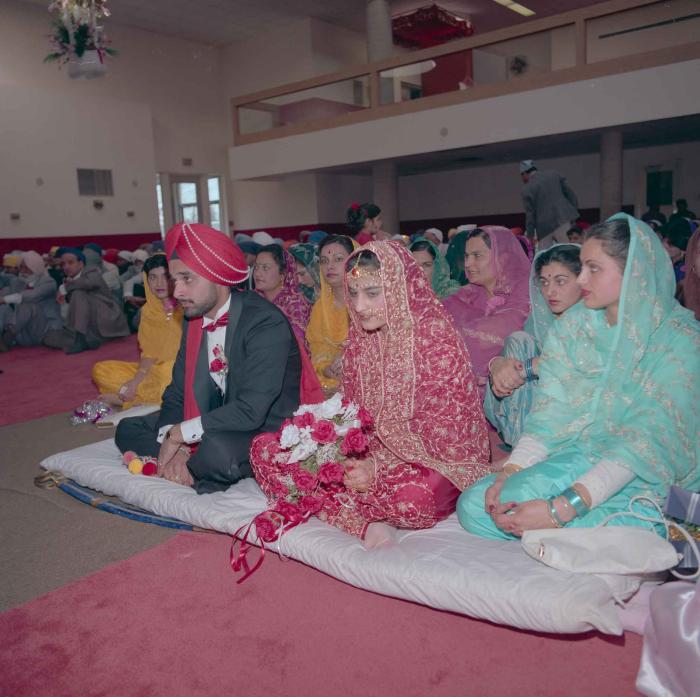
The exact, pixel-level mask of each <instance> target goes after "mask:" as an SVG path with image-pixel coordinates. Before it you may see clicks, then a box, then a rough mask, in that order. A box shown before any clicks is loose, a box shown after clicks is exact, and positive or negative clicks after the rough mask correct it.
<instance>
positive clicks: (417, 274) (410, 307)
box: [342, 242, 517, 490]
mask: <svg viewBox="0 0 700 697" xmlns="http://www.w3.org/2000/svg"><path fill="white" fill-rule="evenodd" d="M516 244H517V243H516ZM362 251H371V252H373V253H374V254H375V255H376V256H377V258H378V259H379V262H380V265H381V269H380V272H379V273H380V275H381V279H382V286H383V289H384V299H385V305H386V315H387V321H388V326H387V327H386V328H385V329H384V330H380V331H377V332H366V331H364V330H363V329H362V328H361V326H360V324H359V321H358V318H357V316H356V314H355V312H354V311H353V309H352V305H351V303H348V310H349V313H350V320H351V321H350V328H349V331H348V341H347V347H346V349H345V354H344V357H343V382H342V389H343V394H344V396H345V398H346V399H349V400H351V401H354V402H356V403H358V404H361V405H362V406H364V407H365V408H366V409H367V410H369V412H370V413H371V414H372V416H373V417H374V420H375V433H376V438H375V439H373V441H372V443H371V446H370V455H371V456H372V457H373V458H374V459H375V462H376V463H377V464H380V463H382V464H384V465H386V466H390V465H391V463H392V462H396V461H397V460H399V461H403V462H408V463H414V464H418V465H422V466H423V467H427V468H429V469H432V470H434V471H436V472H438V473H439V474H441V475H442V476H443V477H445V478H447V479H448V480H449V481H450V482H452V483H453V484H454V485H455V486H456V487H457V488H459V489H461V490H463V489H465V488H466V487H467V486H469V485H470V484H472V483H474V482H475V481H476V480H477V479H479V478H481V477H482V476H484V475H486V474H489V473H490V468H489V465H488V462H489V442H488V435H487V431H486V422H485V420H484V415H483V412H482V409H481V404H480V401H479V394H478V390H477V387H476V382H475V380H474V374H473V373H472V368H471V361H470V359H469V354H468V353H467V350H466V348H465V347H464V343H463V342H462V341H461V339H460V338H459V336H458V335H457V332H456V331H455V329H454V326H453V324H452V321H451V320H450V318H449V316H448V314H447V312H446V311H445V308H444V307H443V306H442V304H441V303H440V301H439V300H438V299H437V297H436V296H435V293H434V292H433V290H432V288H431V286H430V284H429V283H428V281H427V280H426V278H425V274H424V273H423V272H422V271H421V269H420V267H419V266H418V264H416V262H415V261H414V259H413V257H412V256H411V254H410V253H409V252H408V251H407V250H406V249H405V248H404V247H403V246H401V245H399V244H397V243H394V242H370V243H369V244H367V245H365V246H364V247H362V248H361V249H360V250H358V251H356V252H355V253H354V255H355V256H356V255H358V254H361V253H362ZM346 293H347V291H346ZM346 297H347V295H346Z"/></svg>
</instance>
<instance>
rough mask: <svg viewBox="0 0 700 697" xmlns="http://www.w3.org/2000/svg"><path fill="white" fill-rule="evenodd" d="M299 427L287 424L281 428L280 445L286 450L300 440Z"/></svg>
mask: <svg viewBox="0 0 700 697" xmlns="http://www.w3.org/2000/svg"><path fill="white" fill-rule="evenodd" d="M300 439H301V438H300V432H299V429H298V428H297V427H296V426H295V425H294V424H288V425H287V426H285V427H284V428H283V429H282V436H281V437H280V445H281V446H282V447H283V448H284V449H285V450H288V449H289V448H291V447H293V446H295V445H297V443H299V441H300Z"/></svg>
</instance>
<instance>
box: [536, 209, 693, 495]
mask: <svg viewBox="0 0 700 697" xmlns="http://www.w3.org/2000/svg"><path fill="white" fill-rule="evenodd" d="M614 219H626V220H627V221H628V223H629V226H630V246H629V251H628V256H627V263H626V266H625V272H624V278H623V283H622V289H621V294H620V304H619V310H618V322H617V324H616V325H615V326H613V327H610V326H608V324H607V321H606V319H605V310H591V309H588V308H586V307H585V305H583V303H579V304H577V305H575V306H574V307H572V308H570V309H569V310H568V311H567V312H566V314H565V315H564V317H562V318H561V319H560V320H559V321H558V322H555V323H554V325H553V326H552V327H551V328H550V330H549V332H548V333H547V337H546V339H545V342H544V346H543V351H542V357H541V359H540V363H539V368H538V370H539V374H540V381H539V386H538V389H537V390H536V395H535V401H534V404H533V407H532V410H531V411H530V414H529V415H528V417H527V420H526V421H525V426H524V431H523V433H524V434H527V435H529V436H532V437H533V438H534V439H535V440H537V441H539V442H540V443H542V444H543V445H544V446H545V447H546V448H547V449H548V452H549V453H550V454H552V453H554V452H556V451H563V450H566V449H567V448H568V447H569V446H573V445H576V446H577V447H578V448H580V449H581V451H582V452H583V453H585V455H586V456H587V457H588V458H589V459H590V460H591V464H593V463H595V462H597V461H598V460H600V459H609V460H615V461H618V462H620V463H621V464H624V465H625V466H626V467H629V468H630V469H631V470H633V471H634V472H635V474H637V475H638V476H639V477H640V478H641V479H643V480H644V481H646V482H649V483H650V484H651V485H654V487H655V488H656V489H657V490H658V491H663V490H664V489H666V490H667V488H668V487H670V486H671V485H672V484H678V485H680V486H683V487H685V488H690V489H695V490H697V489H698V488H700V472H699V471H698V470H699V468H698V463H699V462H700V439H699V438H698V433H700V412H699V410H698V403H699V400H698V396H699V395H700V324H698V322H697V321H696V320H695V318H694V317H693V315H692V313H691V312H689V311H688V310H686V309H684V308H682V307H681V306H680V305H679V303H678V302H677V301H676V300H675V298H674V292H675V285H676V284H675V278H674V274H673V267H672V265H671V262H670V260H669V258H668V255H667V254H666V252H665V251H664V249H663V247H662V246H661V243H660V242H659V240H658V238H657V236H656V234H655V233H654V232H653V231H652V230H651V229H650V228H649V227H648V226H647V225H645V224H644V223H642V222H641V221H639V220H637V219H635V218H632V217H630V216H628V215H625V214H623V213H619V214H617V215H615V216H613V217H612V218H610V220H614Z"/></svg>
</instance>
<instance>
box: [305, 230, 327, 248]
mask: <svg viewBox="0 0 700 697" xmlns="http://www.w3.org/2000/svg"><path fill="white" fill-rule="evenodd" d="M326 237H328V233H327V232H324V231H323V230H313V231H312V232H311V234H310V235H309V237H308V239H307V240H306V241H307V242H308V243H309V244H314V245H316V246H318V245H319V244H321V240H323V239H325V238H326Z"/></svg>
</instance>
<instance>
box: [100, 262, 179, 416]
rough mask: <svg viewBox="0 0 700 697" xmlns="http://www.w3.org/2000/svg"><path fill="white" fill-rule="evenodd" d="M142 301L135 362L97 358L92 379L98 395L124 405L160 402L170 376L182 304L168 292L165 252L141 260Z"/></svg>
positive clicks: (118, 404) (113, 403) (177, 344)
mask: <svg viewBox="0 0 700 697" xmlns="http://www.w3.org/2000/svg"><path fill="white" fill-rule="evenodd" d="M143 275H144V276H145V283H144V287H145V291H146V304H145V305H144V306H143V308H142V309H141V321H140V322H139V334H138V339H139V349H140V350H141V360H140V362H139V363H129V362H127V361H100V362H99V363H95V365H94V366H93V369H92V379H93V381H94V383H95V384H96V385H97V389H98V390H99V391H100V399H102V400H103V401H105V402H107V403H108V404H111V405H113V406H123V407H124V408H125V409H128V408H129V407H132V406H134V405H135V404H160V402H161V398H162V396H163V390H165V388H166V387H167V386H168V385H169V384H170V382H171V380H172V373H173V365H174V364H175V357H176V356H177V351H178V349H179V348H180V339H181V338H182V308H181V307H180V306H179V305H178V304H177V301H176V300H175V299H174V298H173V296H172V284H171V282H170V275H169V273H168V261H167V259H166V258H165V254H156V255H155V256H153V257H151V258H150V259H148V260H147V261H146V263H145V264H144V274H143Z"/></svg>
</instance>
